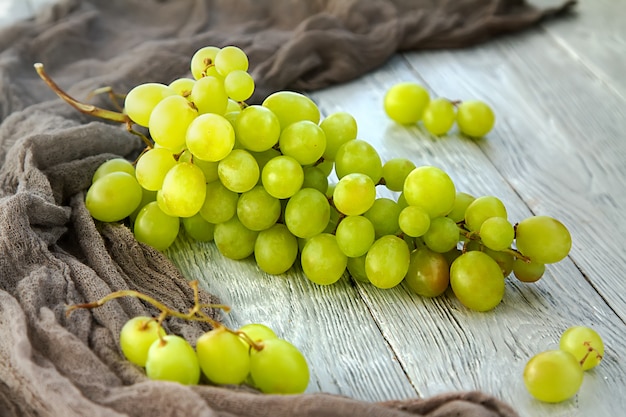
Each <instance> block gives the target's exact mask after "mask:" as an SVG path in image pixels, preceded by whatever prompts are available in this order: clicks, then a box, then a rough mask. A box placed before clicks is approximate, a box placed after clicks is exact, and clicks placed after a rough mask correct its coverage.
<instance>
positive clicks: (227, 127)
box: [185, 113, 235, 162]
mask: <svg viewBox="0 0 626 417" xmlns="http://www.w3.org/2000/svg"><path fill="white" fill-rule="evenodd" d="M185 143H186V144H187V148H189V151H191V153H192V154H193V155H194V156H196V157H198V158H200V159H202V160H204V161H211V162H217V161H221V160H222V159H224V158H225V157H226V156H228V154H230V152H231V151H232V150H233V146H235V129H233V126H232V125H231V124H230V122H229V121H228V120H226V118H224V116H221V115H219V114H213V113H207V114H201V115H199V116H198V117H196V118H195V119H194V121H193V122H191V124H190V125H189V127H188V128H187V134H186V142H185Z"/></svg>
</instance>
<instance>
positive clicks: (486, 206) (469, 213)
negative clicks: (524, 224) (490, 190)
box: [465, 195, 507, 231]
mask: <svg viewBox="0 0 626 417" xmlns="http://www.w3.org/2000/svg"><path fill="white" fill-rule="evenodd" d="M490 217H502V218H504V219H506V218H507V212H506V207H505V206H504V204H503V203H502V201H500V199H498V198H497V197H494V196H490V195H487V196H482V197H478V198H476V199H474V201H472V202H471V203H470V204H469V205H468V206H467V209H466V210H465V226H466V228H467V229H468V230H472V231H479V230H480V226H481V225H482V224H483V222H484V221H485V220H487V219H488V218H490Z"/></svg>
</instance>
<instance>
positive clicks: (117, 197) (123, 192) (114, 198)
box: [85, 171, 143, 222]
mask: <svg viewBox="0 0 626 417" xmlns="http://www.w3.org/2000/svg"><path fill="white" fill-rule="evenodd" d="M142 197H143V191H142V190H141V186H140V185H139V183H138V182H137V180H136V179H135V177H134V176H133V175H130V174H129V173H127V172H120V171H117V172H111V173H110V174H107V175H105V176H103V177H100V179H98V180H97V181H96V182H94V183H93V184H91V187H89V189H88V190H87V195H86V196H85V206H86V207H87V210H89V214H91V216H92V217H93V218H94V219H96V220H100V221H102V222H117V221H120V220H122V219H124V218H126V217H128V216H129V215H130V214H131V213H132V212H133V211H135V209H136V208H137V206H139V203H140V202H141V199H142Z"/></svg>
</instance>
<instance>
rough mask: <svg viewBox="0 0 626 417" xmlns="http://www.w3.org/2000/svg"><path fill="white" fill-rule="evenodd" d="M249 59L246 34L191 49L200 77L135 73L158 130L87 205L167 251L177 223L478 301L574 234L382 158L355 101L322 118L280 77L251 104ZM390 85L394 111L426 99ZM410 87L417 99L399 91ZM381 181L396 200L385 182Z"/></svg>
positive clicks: (380, 280)
mask: <svg viewBox="0 0 626 417" xmlns="http://www.w3.org/2000/svg"><path fill="white" fill-rule="evenodd" d="M247 68H248V61H247V57H246V55H245V53H244V52H243V51H242V50H241V49H239V48H236V47H232V46H229V47H225V48H222V49H219V48H216V47H206V48H202V49H200V50H199V51H198V52H196V53H195V54H194V56H193V57H192V59H191V72H192V74H193V76H194V78H195V79H187V78H181V79H178V80H176V81H174V82H173V83H172V84H170V85H169V86H167V85H163V84H156V83H148V84H142V85H139V86H137V87H135V88H133V89H132V90H131V91H130V92H129V93H128V95H127V96H126V100H125V110H126V112H127V114H128V115H129V116H130V118H131V119H132V121H133V122H134V123H136V124H138V125H142V126H145V127H147V128H148V130H149V132H150V137H151V138H152V140H153V141H154V145H153V146H150V147H149V148H148V149H147V150H146V151H145V152H144V153H143V154H142V155H141V156H140V157H139V159H138V160H137V162H136V165H135V166H133V164H131V163H130V162H128V161H125V160H119V159H115V160H111V161H107V162H106V163H104V164H103V165H102V166H100V167H99V168H98V170H97V171H96V173H95V175H94V181H93V184H92V185H91V187H90V188H89V190H88V192H87V196H86V205H87V208H88V209H89V211H90V212H91V214H92V215H93V217H94V218H96V219H98V220H102V221H118V220H122V219H124V218H125V217H130V219H131V222H132V225H133V230H134V233H135V236H136V238H137V240H139V241H141V242H144V243H147V244H149V245H152V246H153V247H155V248H157V249H160V250H164V249H166V248H167V247H168V246H170V245H171V244H172V242H173V241H174V240H175V239H176V237H177V235H178V233H179V229H180V228H181V226H180V225H181V223H182V228H183V229H184V230H186V232H187V233H188V234H189V235H190V236H192V237H193V238H195V239H198V240H202V241H210V240H214V242H215V244H216V246H217V248H218V249H219V251H220V252H221V253H222V254H223V255H224V256H226V257H228V258H231V259H244V258H247V257H250V256H252V255H253V256H254V258H255V260H256V263H257V264H258V266H259V268H260V269H261V270H263V271H265V272H266V273H269V274H281V273H284V272H286V271H287V270H289V269H290V268H291V267H292V266H293V265H294V263H296V262H297V261H298V260H299V262H300V264H301V266H302V270H303V272H304V274H305V275H306V276H307V277H308V278H309V279H310V280H311V281H313V282H315V283H317V284H320V285H327V284H332V283H334V282H336V281H338V280H339V279H340V278H341V277H342V276H343V275H344V273H345V272H346V270H347V271H348V272H349V273H350V274H351V275H352V277H353V278H355V279H356V280H360V281H363V282H368V283H371V284H373V285H374V286H376V287H379V288H392V287H395V286H396V285H398V284H400V283H401V282H403V281H404V282H406V284H407V285H408V287H409V288H410V289H411V290H413V291H414V292H415V293H417V294H419V295H422V296H425V297H436V296H438V295H440V294H442V293H443V292H444V291H446V289H447V288H449V287H451V288H452V291H453V292H454V294H455V295H456V297H457V298H458V299H459V300H460V302H461V303H462V304H464V305H465V306H467V307H468V308H470V309H473V310H477V311H486V310H491V309H493V308H494V307H496V306H497V305H498V304H499V303H500V301H501V300H502V298H503V295H504V290H505V277H507V276H509V275H511V274H514V275H515V276H516V277H517V278H518V279H519V280H521V281H524V282H534V281H536V280H538V279H539V278H540V277H541V276H542V275H543V272H544V270H545V265H546V264H550V263H555V262H558V261H560V260H561V259H563V258H564V257H565V256H567V254H568V253H569V250H570V247H571V236H570V234H569V232H568V230H567V228H566V227H565V226H564V225H563V224H562V223H561V222H559V221H558V220H556V219H554V218H551V217H548V216H532V217H529V218H526V219H523V220H522V221H520V222H518V223H516V224H514V223H512V222H511V221H510V220H509V219H508V218H507V210H506V207H505V206H504V204H503V203H502V201H500V200H499V199H498V198H497V197H495V196H488V195H487V196H478V197H474V196H472V195H470V194H468V193H465V192H461V191H459V190H457V189H456V187H455V184H454V183H453V181H452V179H451V178H450V176H449V175H448V174H447V173H446V172H444V171H443V170H441V169H440V168H438V167H435V166H428V165H426V166H419V167H418V166H416V165H415V164H414V163H413V162H412V161H410V160H409V159H406V158H401V157H399V158H392V159H389V160H387V161H385V162H384V163H383V161H382V160H381V157H380V156H379V154H378V152H377V151H376V150H375V149H374V147H373V146H372V145H370V144H369V143H368V142H366V141H364V140H360V139H358V138H357V124H356V121H355V119H354V117H352V116H351V115H350V114H349V113H346V112H336V113H333V114H330V115H328V116H327V117H325V118H323V119H322V120H321V115H320V111H319V109H318V107H317V106H316V104H315V103H314V102H313V101H312V100H310V99H309V98H308V97H306V96H304V95H302V94H299V93H295V92H289V91H279V92H276V93H274V94H272V95H270V96H269V97H267V98H266V99H265V100H264V101H263V103H262V104H259V105H250V106H248V105H245V103H243V102H242V100H245V99H247V98H248V97H250V95H251V94H252V92H253V88H254V83H253V82H252V80H251V78H249V76H248V75H247V74H248V73H247V72H246V70H247ZM399 86H400V87H401V88H400V87H398V86H396V87H393V88H392V89H391V90H390V91H389V94H387V96H386V97H385V107H386V108H387V111H390V110H394V111H392V112H391V113H392V114H393V113H394V112H395V113H396V114H397V115H399V116H398V117H400V116H401V115H402V114H404V113H406V112H408V111H409V110H411V111H412V112H414V113H412V114H410V115H404V119H403V121H404V122H406V121H407V120H409V119H410V120H414V119H415V118H419V117H421V114H422V111H421V110H420V109H421V108H426V110H428V108H429V107H428V106H429V103H430V104H432V103H433V101H430V100H429V97H428V93H426V92H425V90H423V88H422V87H419V86H417V88H416V84H411V83H404V84H401V85H399ZM407 91H408V92H407ZM406 94H409V95H410V94H413V95H414V96H415V97H419V100H421V101H420V103H421V107H420V106H413V107H411V106H409V107H408V110H407V106H406V105H405V106H404V107H402V106H396V104H397V103H401V102H402V100H401V99H400V98H401V96H402V95H406ZM390 97H392V98H394V97H395V98H394V99H393V100H392V99H391V98H390ZM394 103H395V104H394ZM416 109H417V110H416ZM426 110H424V111H426ZM469 113H472V114H473V112H472V111H470V112H469ZM461 114H463V113H462V111H461V107H459V114H458V115H457V119H456V120H457V122H459V123H460V126H466V125H465V124H464V122H461V120H466V121H473V122H472V123H470V122H468V123H469V125H468V126H470V127H469V128H468V129H469V131H471V132H478V131H479V130H480V131H481V132H482V131H486V130H488V129H485V127H486V124H485V123H486V122H485V120H486V119H485V118H482V119H481V118H478V119H476V118H472V117H469V116H467V117H460V116H461ZM476 120H478V122H477V121H476ZM492 122H493V120H492V119H491V121H490V122H489V128H491V125H492V124H493V123H492ZM476 124H477V125H479V126H478V127H476ZM463 129H465V128H463ZM333 171H334V174H335V177H336V179H337V180H336V181H330V178H331V177H332V175H331V173H333ZM377 187H386V188H387V189H388V190H390V191H391V192H392V194H394V195H397V199H395V198H385V197H378V195H379V193H378V192H377Z"/></svg>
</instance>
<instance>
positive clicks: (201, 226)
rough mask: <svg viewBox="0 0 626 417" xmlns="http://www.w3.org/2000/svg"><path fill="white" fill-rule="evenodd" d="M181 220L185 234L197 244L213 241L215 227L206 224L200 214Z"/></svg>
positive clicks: (211, 224)
mask: <svg viewBox="0 0 626 417" xmlns="http://www.w3.org/2000/svg"><path fill="white" fill-rule="evenodd" d="M181 220H182V223H183V228H184V229H185V232H187V234H188V235H189V236H191V238H193V239H194V240H197V241H198V242H210V241H212V240H213V234H214V233H215V225H214V224H213V223H209V222H207V221H206V220H205V219H204V217H202V215H201V214H200V213H197V214H194V215H193V216H191V217H183V218H182V219H181Z"/></svg>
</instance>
